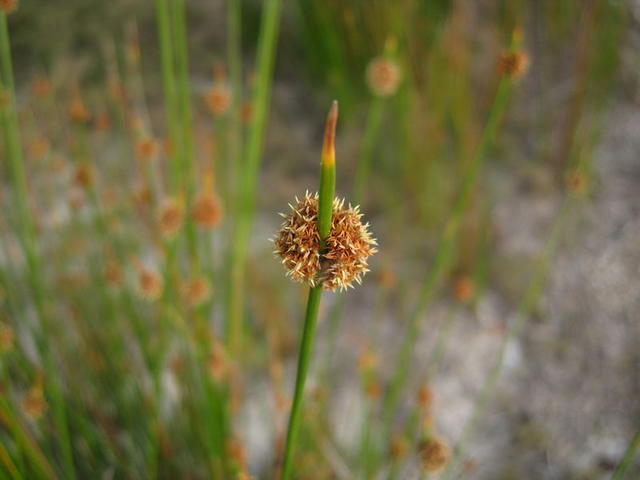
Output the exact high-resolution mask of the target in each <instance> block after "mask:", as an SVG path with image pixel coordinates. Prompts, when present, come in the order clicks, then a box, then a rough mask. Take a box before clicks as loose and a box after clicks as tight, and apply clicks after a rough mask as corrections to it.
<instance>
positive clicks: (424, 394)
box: [416, 384, 433, 412]
mask: <svg viewBox="0 0 640 480" xmlns="http://www.w3.org/2000/svg"><path fill="white" fill-rule="evenodd" d="M416 403H417V404H418V408H419V409H420V410H421V411H423V412H428V411H429V410H431V406H432V405H433V392H432V391H431V388H429V385H426V384H425V385H421V386H420V388H419V389H418V394H417V395H416Z"/></svg>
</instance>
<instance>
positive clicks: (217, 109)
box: [205, 82, 231, 116]
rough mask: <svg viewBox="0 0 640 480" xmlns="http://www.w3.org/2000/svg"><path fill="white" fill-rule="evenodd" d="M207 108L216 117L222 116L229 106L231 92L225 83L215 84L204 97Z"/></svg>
mask: <svg viewBox="0 0 640 480" xmlns="http://www.w3.org/2000/svg"><path fill="white" fill-rule="evenodd" d="M205 101H206V103H207V107H209V110H210V111H211V113H213V114H214V115H216V116H220V115H224V114H225V113H227V112H228V111H229V107H230V106H231V90H230V89H229V87H228V86H227V85H226V84H225V83H219V82H216V83H214V84H213V86H212V87H211V89H210V90H209V91H208V92H207V94H206V96H205Z"/></svg>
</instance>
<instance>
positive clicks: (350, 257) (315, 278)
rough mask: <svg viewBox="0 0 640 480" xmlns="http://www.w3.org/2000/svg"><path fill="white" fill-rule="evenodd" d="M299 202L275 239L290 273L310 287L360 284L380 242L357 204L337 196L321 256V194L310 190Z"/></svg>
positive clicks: (287, 216)
mask: <svg viewBox="0 0 640 480" xmlns="http://www.w3.org/2000/svg"><path fill="white" fill-rule="evenodd" d="M296 201H297V203H296V205H295V206H293V205H291V209H292V210H293V211H292V212H291V213H290V214H288V215H285V216H284V219H285V220H284V223H283V224H282V228H281V229H280V231H279V232H278V234H277V235H276V238H275V239H274V244H275V248H276V249H275V253H276V254H277V255H278V256H279V257H280V258H281V259H282V263H283V265H284V266H285V268H286V269H287V275H288V276H289V277H290V278H291V279H292V280H294V281H296V282H306V283H308V284H309V285H311V286H315V285H317V284H318V283H322V285H323V287H324V288H325V289H326V290H331V291H333V290H336V289H338V288H340V289H342V290H344V289H347V288H349V287H352V286H353V282H357V283H360V282H361V281H362V276H363V275H364V274H365V273H366V272H368V271H369V268H368V264H367V259H368V258H369V257H370V256H371V255H373V254H374V253H375V252H376V251H377V250H376V248H375V245H377V243H376V241H375V239H374V238H373V237H372V236H371V232H369V229H368V227H369V225H368V224H363V223H362V221H361V217H362V214H361V213H360V212H359V209H358V207H352V206H351V205H349V207H348V208H345V207H344V200H339V199H337V198H336V199H334V201H333V215H332V222H331V232H330V234H329V237H328V238H327V241H326V244H325V248H326V251H325V253H324V255H323V256H322V259H321V256H320V251H319V247H320V235H319V233H318V226H317V223H318V195H317V194H316V195H310V194H309V193H307V194H306V195H305V197H304V198H303V199H302V200H298V199H296Z"/></svg>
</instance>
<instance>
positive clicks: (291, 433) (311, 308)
mask: <svg viewBox="0 0 640 480" xmlns="http://www.w3.org/2000/svg"><path fill="white" fill-rule="evenodd" d="M321 296H322V285H319V286H317V287H314V288H310V289H309V298H308V300H307V311H306V313H305V318H304V330H303V331H302V342H301V344H300V354H299V356H298V373H297V375H296V387H295V392H294V395H293V404H292V406H291V414H290V417H289V428H288V430H287V443H286V445H285V453H284V462H283V465H282V475H281V476H280V479H281V480H288V479H289V478H290V476H291V465H292V461H293V449H294V446H295V444H296V438H297V436H298V430H299V428H300V413H301V407H302V395H303V392H304V384H305V381H306V379H307V372H308V370H309V363H310V360H311V351H312V347H313V338H314V336H315V331H316V323H317V320H318V310H319V308H320V297H321Z"/></svg>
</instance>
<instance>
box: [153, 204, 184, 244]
mask: <svg viewBox="0 0 640 480" xmlns="http://www.w3.org/2000/svg"><path fill="white" fill-rule="evenodd" d="M182 218H183V211H182V203H181V202H179V201H177V200H174V199H167V200H166V201H165V202H164V203H163V205H162V206H161V207H160V211H159V212H158V225H159V226H160V233H161V234H162V236H163V237H164V238H166V239H172V238H174V237H175V236H176V234H177V233H178V230H180V227H181V226H182Z"/></svg>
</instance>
